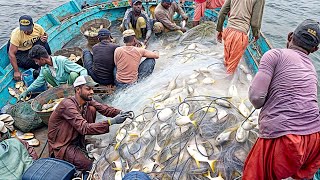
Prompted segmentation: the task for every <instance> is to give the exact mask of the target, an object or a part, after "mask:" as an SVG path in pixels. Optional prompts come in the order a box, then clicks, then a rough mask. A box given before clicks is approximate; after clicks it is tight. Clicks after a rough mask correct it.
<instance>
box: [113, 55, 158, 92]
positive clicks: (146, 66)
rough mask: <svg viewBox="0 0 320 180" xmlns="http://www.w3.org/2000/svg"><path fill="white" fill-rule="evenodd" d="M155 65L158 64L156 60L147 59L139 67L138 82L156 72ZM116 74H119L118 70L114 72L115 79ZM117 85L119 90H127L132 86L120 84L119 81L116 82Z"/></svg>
mask: <svg viewBox="0 0 320 180" xmlns="http://www.w3.org/2000/svg"><path fill="white" fill-rule="evenodd" d="M155 64H156V61H155V59H154V58H147V59H145V60H144V61H142V63H141V64H140V65H139V68H138V80H137V81H138V82H139V81H141V80H142V79H144V78H146V77H148V76H150V75H151V74H152V72H153V70H154V66H155ZM116 74H117V70H116V68H115V70H114V76H115V77H116ZM115 84H116V86H117V88H119V89H121V88H125V87H127V86H129V85H130V84H127V83H122V82H119V81H117V80H115Z"/></svg>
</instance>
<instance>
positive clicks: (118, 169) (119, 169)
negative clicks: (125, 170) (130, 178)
mask: <svg viewBox="0 0 320 180" xmlns="http://www.w3.org/2000/svg"><path fill="white" fill-rule="evenodd" d="M112 169H113V170H115V171H122V169H121V168H112Z"/></svg>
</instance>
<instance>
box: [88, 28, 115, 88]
mask: <svg viewBox="0 0 320 180" xmlns="http://www.w3.org/2000/svg"><path fill="white" fill-rule="evenodd" d="M98 39H99V41H100V43H98V44H96V45H94V46H93V47H92V53H93V54H91V52H90V51H89V50H84V51H83V60H84V67H85V68H86V69H87V70H88V73H89V75H90V76H91V77H92V79H93V80H94V81H95V82H98V83H99V84H102V85H110V84H114V80H115V78H114V75H113V70H114V68H115V64H114V51H115V49H116V48H117V47H119V46H118V45H116V44H114V43H112V42H111V33H110V31H109V30H107V29H101V30H100V31H99V32H98Z"/></svg>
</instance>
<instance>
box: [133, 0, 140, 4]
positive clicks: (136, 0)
mask: <svg viewBox="0 0 320 180" xmlns="http://www.w3.org/2000/svg"><path fill="white" fill-rule="evenodd" d="M137 2H141V3H142V0H132V4H135V3H137Z"/></svg>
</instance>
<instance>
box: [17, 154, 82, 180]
mask: <svg viewBox="0 0 320 180" xmlns="http://www.w3.org/2000/svg"><path fill="white" fill-rule="evenodd" d="M75 172H76V168H75V166H74V165H73V164H71V163H69V162H66V161H62V160H59V159H55V158H42V159H38V160H37V161H35V162H34V163H33V164H32V165H31V166H30V167H29V168H28V169H27V170H26V171H25V172H24V173H23V176H22V180H42V179H45V180H57V179H59V180H60V179H61V180H70V179H72V178H73V176H74V174H75Z"/></svg>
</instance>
